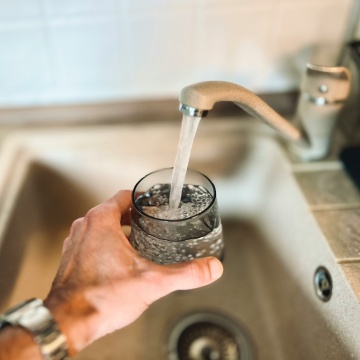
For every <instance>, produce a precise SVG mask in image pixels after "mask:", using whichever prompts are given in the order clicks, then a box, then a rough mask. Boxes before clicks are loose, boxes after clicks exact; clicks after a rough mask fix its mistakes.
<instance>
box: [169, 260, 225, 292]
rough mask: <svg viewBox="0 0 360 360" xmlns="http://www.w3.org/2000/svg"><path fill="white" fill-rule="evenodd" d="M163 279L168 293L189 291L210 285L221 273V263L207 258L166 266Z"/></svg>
mask: <svg viewBox="0 0 360 360" xmlns="http://www.w3.org/2000/svg"><path fill="white" fill-rule="evenodd" d="M165 272H166V274H165V277H166V278H167V279H166V283H167V285H168V290H169V292H172V291H175V290H190V289H195V288H198V287H201V286H205V285H208V284H211V283H212V282H214V281H215V280H217V279H219V278H220V277H221V275H222V273H223V265H222V263H221V262H220V261H219V260H218V259H216V258H214V257H207V258H201V259H195V260H191V261H187V262H183V263H177V264H171V265H167V266H166V271H165Z"/></svg>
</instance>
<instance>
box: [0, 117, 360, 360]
mask: <svg viewBox="0 0 360 360" xmlns="http://www.w3.org/2000/svg"><path fill="white" fill-rule="evenodd" d="M179 132H180V122H179V123H174V122H169V123H168V124H165V123H163V122H162V123H156V122H151V123H136V122H134V123H133V124H120V125H106V126H105V125H103V126H101V125H96V126H78V127H72V128H67V127H63V128H61V127H58V128H42V129H41V128H38V129H28V130H21V131H20V130H19V131H17V132H15V133H13V134H11V135H9V136H7V137H6V138H5V140H4V141H3V143H2V146H1V152H0V246H1V247H0V286H1V294H0V307H1V310H4V309H6V308H8V307H9V306H11V305H13V304H16V303H17V302H19V301H21V300H24V299H27V298H30V297H40V298H44V297H45V296H46V294H47V292H48V291H49V288H50V286H51V281H52V279H53V277H54V275H55V272H56V269H57V266H58V262H59V259H60V255H61V248H62V243H63V240H64V239H65V237H66V236H67V234H68V231H69V228H70V226H71V223H72V222H73V220H74V219H76V218H78V217H81V216H83V215H84V214H85V213H86V212H87V211H88V210H89V209H90V208H91V207H92V206H94V205H96V204H98V203H99V202H101V201H104V200H105V199H107V198H108V197H110V196H111V195H113V194H114V193H115V192H116V191H118V190H119V189H125V188H126V189H131V188H132V187H133V186H134V184H135V183H136V181H137V180H138V179H140V178H141V177H142V176H144V175H145V174H147V173H149V172H150V171H153V170H156V169H159V168H164V167H168V166H172V164H173V161H174V158H175V153H176V143H177V140H178V136H179ZM190 167H191V168H193V169H196V170H199V171H201V172H203V173H205V174H206V175H208V176H209V177H210V178H211V179H212V180H213V181H214V183H215V186H216V187H217V196H218V203H219V208H220V213H221V217H222V223H223V229H224V241H225V256H224V260H223V264H224V275H223V277H222V278H221V279H220V280H218V281H217V282H215V283H214V284H212V285H210V286H207V287H204V288H201V289H196V290H190V291H178V292H175V293H173V294H170V295H169V296H167V297H165V298H163V299H161V300H159V301H157V302H156V303H154V304H153V305H152V306H150V308H149V309H148V310H147V311H146V312H145V313H144V314H143V315H142V316H141V317H140V318H139V319H138V320H137V321H135V322H134V323H133V324H131V325H129V326H128V327H126V328H124V329H121V330H119V331H117V332H115V333H113V334H110V335H108V336H106V337H104V338H102V339H100V340H98V341H97V342H95V343H94V344H92V345H91V346H89V347H88V348H87V349H85V350H84V351H82V352H81V353H80V354H78V356H77V357H76V359H78V360H82V359H83V360H85V359H87V360H92V359H94V360H95V359H97V360H99V359H102V360H105V359H109V360H110V359H112V360H113V359H129V360H137V359H139V360H140V359H141V360H143V359H149V360H161V359H164V360H165V359H170V360H176V359H188V358H187V357H182V355H181V354H182V353H184V352H186V349H187V348H191V353H192V354H193V355H192V356H193V357H192V358H191V359H220V360H227V359H241V360H243V359H258V360H262V359H264V360H272V359H274V360H275V359H276V360H281V359H291V360H296V359H316V360H321V359H327V360H329V359H342V360H343V359H358V358H360V311H359V304H358V300H357V298H356V296H355V295H354V293H353V291H352V289H351V287H350V286H349V284H348V282H347V280H346V277H345V276H344V273H343V272H342V271H341V268H339V265H338V264H337V262H336V259H335V257H334V255H333V253H332V251H331V248H330V247H329V245H328V242H327V240H326V238H325V237H324V235H323V233H322V231H321V229H320V228H319V226H318V224H317V222H316V219H315V218H314V216H313V214H312V213H311V212H310V211H309V206H308V203H307V201H306V198H305V197H304V195H303V193H302V191H301V189H300V188H299V185H298V184H297V182H296V180H295V176H294V173H293V165H292V162H291V161H290V159H289V157H288V155H287V154H286V152H285V151H284V149H283V146H282V145H281V143H280V142H279V141H278V139H276V138H275V135H274V134H273V133H272V131H271V130H268V129H267V128H264V127H263V126H262V125H260V124H258V123H255V122H253V121H250V120H248V119H246V118H245V119H243V120H242V121H240V120H239V119H232V118H228V119H214V120H211V119H206V120H202V123H201V124H200V127H199V130H198V134H197V136H196V138H195V143H194V146H193V151H192V157H191V163H190ZM319 267H323V268H326V269H327V271H328V274H329V276H331V282H332V292H331V293H330V295H329V296H328V297H327V298H326V299H324V298H321V296H319V289H317V291H316V288H315V286H314V276H315V273H316V270H317V269H318V268H319ZM114 311H115V310H114ZM199 334H200V335H199ZM219 344H220V345H221V346H220V345H219ZM219 346H220V347H221V349H222V350H221V351H223V352H221V351H220V350H216V349H217V347H219ZM220 353H221V354H223V355H219V354H220ZM179 354H180V355H179ZM189 359H190V358H189Z"/></svg>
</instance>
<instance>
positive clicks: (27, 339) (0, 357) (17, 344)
mask: <svg viewBox="0 0 360 360" xmlns="http://www.w3.org/2000/svg"><path fill="white" fill-rule="evenodd" d="M41 359H42V356H41V353H40V349H39V347H38V345H37V344H35V342H34V340H33V337H32V335H31V334H30V332H28V331H27V330H25V329H22V328H21V327H13V326H6V327H4V328H3V329H2V330H0V360H41Z"/></svg>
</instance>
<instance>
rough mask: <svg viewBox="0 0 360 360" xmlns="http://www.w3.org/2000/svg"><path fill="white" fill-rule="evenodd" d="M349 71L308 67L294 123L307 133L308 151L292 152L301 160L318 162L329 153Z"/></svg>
mask: <svg viewBox="0 0 360 360" xmlns="http://www.w3.org/2000/svg"><path fill="white" fill-rule="evenodd" d="M350 85H351V74H350V71H349V70H348V69H347V68H345V67H343V66H320V65H314V64H308V65H307V69H306V72H305V76H304V78H303V80H302V84H301V87H300V88H301V95H300V97H299V102H298V105H297V111H296V115H295V121H296V122H297V123H298V124H299V125H300V127H301V128H302V129H303V131H304V133H306V136H307V139H308V141H309V143H310V145H311V146H310V148H308V149H305V148H295V147H292V146H291V149H292V151H293V152H294V153H296V155H297V156H298V157H300V158H301V159H303V160H318V159H322V158H324V157H325V156H326V155H327V153H328V152H329V148H330V144H331V139H332V133H333V129H334V127H335V124H336V121H337V119H338V117H339V113H340V111H341V109H342V108H343V105H344V104H345V102H346V100H347V98H348V96H349V94H350Z"/></svg>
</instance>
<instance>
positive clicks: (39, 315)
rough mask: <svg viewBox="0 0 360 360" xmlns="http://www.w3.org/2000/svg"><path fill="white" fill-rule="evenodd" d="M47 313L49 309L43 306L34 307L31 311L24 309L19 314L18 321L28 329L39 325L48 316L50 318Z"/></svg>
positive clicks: (46, 319)
mask: <svg viewBox="0 0 360 360" xmlns="http://www.w3.org/2000/svg"><path fill="white" fill-rule="evenodd" d="M49 315H50V314H49V310H48V309H46V308H45V307H44V306H39V307H35V308H33V309H32V310H31V311H24V312H23V313H22V314H20V316H19V319H18V323H19V325H22V326H25V327H28V328H30V329H31V328H38V327H41V325H42V323H44V322H47V321H48V320H49V318H50V319H51V316H49Z"/></svg>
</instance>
